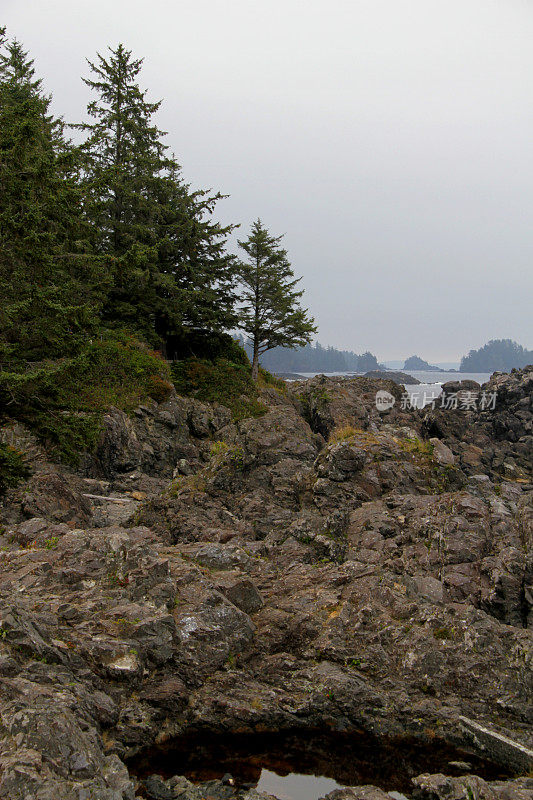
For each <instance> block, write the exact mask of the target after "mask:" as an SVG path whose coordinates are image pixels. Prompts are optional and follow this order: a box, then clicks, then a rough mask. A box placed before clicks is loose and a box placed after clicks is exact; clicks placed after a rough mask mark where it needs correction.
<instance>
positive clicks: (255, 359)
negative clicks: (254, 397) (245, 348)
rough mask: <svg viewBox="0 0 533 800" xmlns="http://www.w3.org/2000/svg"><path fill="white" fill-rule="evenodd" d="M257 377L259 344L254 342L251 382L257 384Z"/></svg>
mask: <svg viewBox="0 0 533 800" xmlns="http://www.w3.org/2000/svg"><path fill="white" fill-rule="evenodd" d="M258 376H259V343H258V342H257V341H256V340H254V356H253V359H252V380H253V381H254V383H257V378H258Z"/></svg>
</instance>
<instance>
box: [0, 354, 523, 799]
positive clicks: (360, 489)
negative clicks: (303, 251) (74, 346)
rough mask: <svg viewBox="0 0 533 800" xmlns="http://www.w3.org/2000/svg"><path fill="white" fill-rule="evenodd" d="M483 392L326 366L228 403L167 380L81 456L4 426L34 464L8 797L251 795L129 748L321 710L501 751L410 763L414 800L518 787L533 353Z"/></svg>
mask: <svg viewBox="0 0 533 800" xmlns="http://www.w3.org/2000/svg"><path fill="white" fill-rule="evenodd" d="M378 389H384V390H386V391H388V392H390V393H391V394H392V395H393V396H394V397H395V398H396V399H397V401H398V402H397V403H396V404H395V406H394V407H393V408H392V409H390V410H388V411H386V412H383V413H380V412H379V411H378V410H377V408H376V406H375V402H374V401H375V394H376V391H377V390H378ZM484 390H485V391H491V392H497V403H496V406H495V408H494V409H489V410H479V409H476V408H473V409H468V410H461V409H453V408H439V407H435V408H431V407H429V408H426V409H424V410H416V409H406V410H403V409H402V408H401V404H400V402H399V401H400V398H401V393H402V390H401V388H400V387H399V386H397V385H396V384H395V383H394V382H392V381H390V380H388V381H387V380H375V379H374V380H373V379H370V378H354V379H345V378H324V377H323V376H322V377H321V376H319V377H317V378H313V379H310V380H307V381H302V382H298V383H294V384H292V385H288V386H287V388H286V390H285V391H281V390H279V391H278V390H275V389H273V388H270V389H266V390H264V391H263V392H262V398H261V399H262V401H263V402H264V403H265V405H266V406H267V413H266V414H265V415H264V416H261V417H258V418H253V419H245V420H241V421H239V422H233V421H232V418H231V414H230V412H229V411H228V409H225V408H224V407H222V406H211V405H207V404H202V403H200V402H198V401H195V400H191V399H186V398H182V397H179V396H177V395H173V396H172V397H171V398H170V399H169V400H168V401H167V402H165V403H161V404H156V403H155V402H154V403H151V404H150V405H144V406H141V407H140V408H138V409H137V410H136V411H135V413H134V414H132V415H130V416H128V415H126V414H125V413H123V412H121V411H118V410H116V409H111V410H110V411H109V413H108V414H107V415H106V417H105V428H104V433H103V435H102V437H101V440H100V443H99V447H98V451H97V454H96V456H87V457H86V458H85V459H84V461H83V464H82V466H81V467H80V469H79V470H78V471H77V472H73V471H69V470H67V469H66V468H64V467H62V466H60V465H58V464H53V463H50V462H49V460H48V458H47V454H46V452H45V451H44V450H43V449H42V448H41V447H40V445H39V444H38V442H37V441H35V440H34V439H33V437H32V436H31V434H30V433H29V432H28V431H27V430H25V429H24V428H23V427H22V426H20V425H12V426H6V427H5V428H4V429H3V430H2V431H1V434H0V435H1V437H2V440H3V441H9V442H11V443H13V444H16V445H17V447H19V448H20V449H22V450H24V451H25V452H26V453H27V455H28V458H29V460H30V461H31V465H32V470H33V474H32V477H31V478H30V479H29V481H28V483H27V484H26V485H25V486H24V487H22V488H21V489H17V490H11V491H10V492H9V493H8V494H7V495H6V497H5V498H4V499H3V503H2V507H1V522H2V533H1V543H2V552H1V556H0V557H1V560H2V573H1V578H0V715H1V720H2V729H1V732H0V765H1V773H0V797H1V798H10V800H11V798H14V799H15V798H16V799H17V800H18V798H20V800H22V799H23V798H24V800H31V799H32V798H35V800H48V799H49V800H52V798H54V800H84V798H91V797H93V798H98V799H99V800H121V799H123V800H133V798H135V797H147V798H155V800H164V799H166V800H172V798H181V799H182V800H187V798H190V799H191V800H192V799H193V798H194V800H199V798H201V797H213V798H232V797H235V796H240V797H246V798H247V800H258V798H260V797H266V795H264V794H261V793H258V792H257V791H256V790H255V789H254V788H250V787H244V788H243V787H242V786H236V785H234V784H233V783H232V782H231V781H229V780H226V781H225V782H224V781H222V780H218V779H216V780H215V779H213V780H211V781H209V782H208V783H203V784H197V785H195V784H193V783H191V782H190V781H188V780H187V779H186V778H185V777H184V776H183V775H180V774H179V773H177V774H176V777H170V778H169V777H166V776H165V775H163V776H162V777H157V776H154V775H152V776H150V775H146V774H143V775H142V776H140V774H138V772H137V769H136V763H140V762H141V761H142V758H143V757H144V756H145V755H146V754H147V753H150V752H151V751H152V752H154V748H160V749H164V748H171V747H172V746H173V745H176V744H178V745H179V743H180V742H184V741H185V740H186V737H188V736H192V735H198V734H201V735H205V737H206V738H207V737H210V736H222V737H227V736H229V735H237V734H238V735H245V736H248V737H253V736H254V735H260V734H261V735H262V734H269V733H274V734H289V733H290V734H291V735H294V734H297V735H298V736H300V737H301V738H302V740H304V741H305V738H306V737H308V736H309V735H310V733H311V732H313V731H329V732H333V733H335V734H343V735H345V734H353V735H354V736H355V735H356V734H357V736H362V737H363V738H364V739H366V740H368V741H375V742H378V743H379V742H382V743H383V742H390V741H394V742H395V747H396V748H397V751H398V752H399V753H401V752H402V747H405V749H406V751H407V749H408V746H409V747H410V746H411V745H412V743H413V742H414V743H416V745H417V746H419V747H422V748H426V749H427V750H428V751H429V752H431V749H432V748H438V747H440V746H446V747H450V748H452V749H454V751H455V750H457V751H460V752H461V753H463V752H464V753H466V754H467V755H470V756H471V758H472V759H473V760H475V759H477V760H478V761H479V763H481V762H487V763H489V762H490V763H491V764H493V765H494V766H495V767H496V768H499V769H501V770H502V774H503V777H502V778H498V779H497V780H491V779H486V780H485V779H483V778H482V777H479V776H475V775H474V776H473V775H472V774H466V775H458V774H455V775H454V773H453V769H452V768H450V769H449V770H448V771H446V774H443V773H440V774H430V773H431V772H432V771H433V770H430V771H429V772H426V773H424V774H422V775H420V776H417V775H416V774H413V775H412V780H411V778H410V779H409V781H410V784H411V788H410V791H407V790H406V796H408V797H412V798H413V799H414V800H435V798H437V799H438V798H442V799H443V800H444V798H449V800H454V799H455V798H457V799H458V798H476V800H478V799H479V800H483V799H484V798H485V799H486V800H489V798H490V800H496V799H501V800H504V799H505V800H507V799H508V798H524V799H525V798H533V779H532V778H531V777H527V775H528V772H529V770H530V769H531V767H532V766H533V760H532V759H533V754H532V748H533V736H532V733H531V722H532V719H533V710H532V709H533V707H532V705H531V690H532V688H533V682H532V671H531V666H532V649H531V642H532V636H531V634H532V629H533V613H532V610H533V597H532V591H533V590H532V584H533V558H532V535H533V525H532V520H533V512H532V497H533V492H532V489H533V482H532V481H533V479H532V473H531V468H532V464H533V453H532V441H533V438H532V424H533V413H532V407H533V368H526V369H524V370H520V371H514V372H513V373H511V374H510V375H495V376H493V378H492V379H491V381H490V383H489V384H488V385H486V386H485V387H484ZM450 760H453V759H450ZM126 764H127V766H126ZM407 766H408V767H409V765H407ZM464 769H466V768H464ZM459 771H460V769H459ZM456 772H457V769H456ZM466 772H467V773H468V770H466ZM513 776H517V777H515V778H514V777H513ZM519 776H520V777H519ZM329 798H330V800H348V798H360V799H361V800H363V798H364V799H365V800H383V799H384V798H390V795H388V794H387V787H386V786H379V784H378V785H377V786H374V787H372V786H365V787H363V788H356V789H353V790H352V789H345V790H338V791H336V792H333V793H332V794H330V795H329Z"/></svg>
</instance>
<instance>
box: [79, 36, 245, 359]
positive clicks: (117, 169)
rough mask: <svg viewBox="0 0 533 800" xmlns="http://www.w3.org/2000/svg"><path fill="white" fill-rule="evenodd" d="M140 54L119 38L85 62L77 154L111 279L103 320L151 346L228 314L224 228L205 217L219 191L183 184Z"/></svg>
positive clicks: (212, 325)
mask: <svg viewBox="0 0 533 800" xmlns="http://www.w3.org/2000/svg"><path fill="white" fill-rule="evenodd" d="M142 63H143V62H142V59H134V58H132V54H131V52H130V51H129V50H127V49H126V48H125V47H124V46H123V45H121V44H119V45H118V47H117V48H116V49H115V50H113V49H110V50H109V55H108V56H107V57H105V58H104V57H103V56H101V55H100V54H98V60H97V62H96V63H92V62H89V66H90V69H91V72H92V74H93V77H92V78H88V79H85V83H86V84H87V85H88V86H89V87H90V88H91V89H92V90H93V91H94V92H95V93H96V98H95V99H94V100H93V101H92V102H91V103H90V104H89V106H88V109H87V110H88V114H89V117H90V118H91V121H90V122H86V123H83V124H82V125H79V126H77V127H79V128H81V129H82V130H83V131H85V132H86V133H87V139H86V141H85V143H84V145H83V147H82V152H83V153H84V157H85V163H84V181H83V183H84V187H85V191H86V193H87V202H86V210H87V215H88V217H89V219H90V220H91V223H92V225H93V226H94V227H95V229H96V230H97V231H98V232H99V237H100V241H99V247H100V250H101V252H102V253H105V254H106V255H107V256H109V258H110V263H111V269H112V280H113V287H112V290H111V292H110V293H109V296H108V300H107V303H106V306H105V309H104V317H105V319H106V320H107V321H108V322H109V323H111V324H115V325H119V326H126V327H129V328H131V329H134V330H137V331H139V332H141V333H142V334H143V335H144V336H145V338H147V339H148V340H149V341H151V342H152V343H154V344H157V345H161V344H163V345H164V343H165V341H166V340H167V339H168V338H169V337H170V336H171V335H173V334H177V333H179V332H181V331H182V330H183V328H184V327H185V328H186V327H187V326H195V327H205V328H208V329H211V330H222V329H225V328H228V327H230V326H231V325H232V323H233V322H234V315H233V304H234V298H233V294H232V283H233V273H234V265H233V257H232V256H230V255H228V254H227V253H226V251H225V242H226V238H227V235H228V233H229V232H230V231H231V229H232V228H231V226H230V227H226V228H224V227H222V226H220V225H219V224H217V223H216V222H214V221H213V220H212V219H211V215H212V212H213V209H214V205H215V204H216V201H217V200H218V199H219V198H220V197H221V195H210V194H209V193H208V192H192V191H191V190H190V187H189V186H188V185H187V184H185V183H184V182H183V180H182V178H181V171H180V167H179V165H178V164H177V162H176V160H175V159H174V157H172V156H170V155H169V154H168V152H167V147H166V145H165V144H163V141H162V139H163V137H164V135H165V134H164V133H163V132H162V131H160V130H159V129H158V128H157V126H156V125H155V124H154V122H153V116H154V114H155V113H156V112H157V110H158V109H159V107H160V102H154V103H152V102H149V101H148V100H147V98H146V92H144V91H142V90H141V89H140V88H139V85H138V75H139V73H140V71H141V68H142Z"/></svg>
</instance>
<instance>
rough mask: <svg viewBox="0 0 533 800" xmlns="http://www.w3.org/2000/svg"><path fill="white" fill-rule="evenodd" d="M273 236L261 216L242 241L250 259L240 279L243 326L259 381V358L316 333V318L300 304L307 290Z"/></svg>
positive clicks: (296, 344) (242, 264)
mask: <svg viewBox="0 0 533 800" xmlns="http://www.w3.org/2000/svg"><path fill="white" fill-rule="evenodd" d="M282 238H283V236H277V237H276V236H271V235H270V234H269V232H268V230H267V229H266V228H265V227H264V226H263V224H262V222H261V220H260V219H258V220H257V221H256V222H254V224H253V225H252V231H251V233H250V236H249V237H248V239H247V240H246V241H240V240H239V246H240V247H241V248H242V249H243V250H244V251H245V253H246V255H247V256H248V260H247V261H244V262H240V264H239V268H238V275H239V280H240V282H241V284H242V286H243V294H242V302H243V307H242V309H241V313H240V322H239V327H240V328H241V330H243V331H244V332H245V333H246V334H247V335H248V337H249V339H250V341H251V343H252V348H253V351H252V353H253V355H252V378H253V379H254V380H257V376H258V370H259V358H260V356H261V355H262V354H263V353H266V352H267V350H272V349H273V348H274V347H299V346H302V345H305V344H307V343H309V342H310V341H311V337H312V334H313V333H315V332H316V327H315V324H314V320H313V319H312V318H311V317H309V315H308V312H307V310H306V309H303V308H302V307H301V306H300V303H299V299H300V297H301V296H302V295H303V289H302V290H300V291H298V290H297V289H295V286H296V284H297V283H299V281H300V280H301V279H300V278H295V277H294V273H293V271H292V269H291V265H290V263H289V261H288V259H287V251H286V250H284V249H283V248H282V247H281V245H280V242H281V240H282Z"/></svg>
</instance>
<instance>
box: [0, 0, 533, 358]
mask: <svg viewBox="0 0 533 800" xmlns="http://www.w3.org/2000/svg"><path fill="white" fill-rule="evenodd" d="M2 10H3V14H2V18H1V20H0V22H1V24H6V25H7V29H8V31H7V32H8V35H9V36H11V37H16V38H18V39H19V40H20V41H21V42H22V43H23V44H24V46H25V48H26V49H27V50H28V51H29V53H30V55H31V56H32V57H33V58H34V59H35V67H36V71H37V74H38V76H39V77H42V78H43V82H44V86H45V89H46V91H48V92H51V93H52V94H53V96H54V103H53V109H54V112H55V113H57V114H61V115H62V116H64V117H65V119H66V120H67V121H79V120H80V119H81V118H83V117H84V114H85V107H86V104H87V101H88V99H89V97H90V93H89V90H88V89H87V87H85V86H84V84H83V83H82V81H81V76H87V75H88V67H87V64H86V62H85V58H89V59H90V60H94V58H95V55H96V52H97V51H99V52H101V53H104V51H105V49H106V46H107V45H108V44H109V45H113V46H115V45H116V44H117V43H118V42H123V43H124V44H125V45H126V47H128V48H130V49H132V51H133V53H134V55H135V56H136V57H144V58H145V64H144V69H143V72H142V74H141V78H142V81H141V84H142V86H143V87H144V88H147V89H148V90H149V97H150V98H151V99H160V98H163V101H164V102H163V105H162V107H161V110H160V112H159V114H158V118H157V122H158V124H159V126H160V127H161V128H163V129H164V130H167V131H169V135H168V137H167V143H168V144H169V145H170V146H171V148H172V149H173V150H174V151H175V153H176V155H177V157H178V160H179V161H180V163H181V164H182V167H183V174H184V177H185V179H186V180H188V181H190V182H191V183H192V184H193V185H194V186H198V187H213V188H214V189H216V190H220V191H221V192H222V193H224V194H229V195H230V197H229V199H227V200H224V201H222V202H221V203H220V204H219V206H218V210H217V217H218V218H219V219H221V221H222V222H225V223H226V222H235V223H241V225H242V227H241V229H240V231H239V233H238V236H239V237H240V238H245V237H246V235H247V231H248V229H249V226H250V224H251V222H252V221H253V220H254V219H256V218H257V217H261V219H262V220H263V221H264V223H265V224H266V226H267V227H268V228H269V229H270V231H271V232H272V233H273V234H276V235H279V234H282V233H285V234H286V236H285V246H286V247H287V250H288V253H289V259H290V261H291V263H292V265H293V268H294V270H295V272H296V274H297V275H302V276H303V281H302V286H303V287H304V288H305V290H306V292H305V296H304V303H305V305H306V306H308V307H309V309H310V311H311V313H312V314H313V315H314V316H315V318H316V320H317V323H318V326H319V331H318V336H317V338H318V340H319V341H320V342H321V343H322V344H324V345H331V346H334V347H337V348H340V349H346V350H353V351H355V352H358V353H362V352H364V351H366V350H370V351H371V352H373V353H375V355H376V356H377V357H378V360H379V361H392V360H403V359H405V358H407V357H408V356H410V355H413V354H418V355H420V356H421V357H422V358H424V359H426V360H427V361H429V362H430V363H435V362H458V361H459V360H460V358H461V356H463V355H465V354H467V353H468V351H469V350H471V349H477V348H479V347H480V346H482V345H484V344H485V343H486V342H487V341H488V340H489V339H500V338H511V339H514V340H516V341H518V342H519V343H520V344H522V345H523V346H524V347H527V348H532V346H533V336H532V325H531V317H532V314H531V305H532V303H531V299H532V296H533V270H532V269H531V265H532V262H533V233H532V229H531V212H532V208H533V156H532V148H531V141H532V139H533V104H532V102H531V97H532V89H533V48H532V47H531V42H532V41H533V7H532V6H531V5H530V4H528V3H525V2H523V0H511V1H509V0H508V2H506V3H502V2H496V0H489V1H488V2H487V1H486V2H483V3H482V2H481V0H470V1H469V0H463V1H462V2H458V0H448V2H446V3H444V2H436V1H435V0H408V1H407V2H404V3H398V2H393V0H351V1H350V2H347V0H346V1H345V0H337V2H335V3H334V4H333V5H332V4H326V3H325V2H323V1H322V0H321V1H320V2H316V0H315V2H312V1H310V2H306V3H302V2H299V1H297V0H284V2H280V0H270V2H269V3H267V4H252V3H250V2H249V1H248V2H246V1H245V0H231V1H230V0H195V1H194V2H193V1H192V0H181V2H179V3H178V4H176V5H175V6H172V7H167V4H165V3H162V2H161V0H154V2H152V3H151V4H150V6H149V7H147V6H146V4H144V3H140V2H139V0H133V1H132V2H128V3H126V2H123V0H117V2H115V3H113V4H112V5H107V4H105V3H104V2H103V0H92V2H90V3H89V2H86V1H85V0H74V1H71V2H66V0H52V1H51V2H49V3H46V4H43V3H38V2H36V0H25V2H21V0H4V2H3V9H2Z"/></svg>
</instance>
